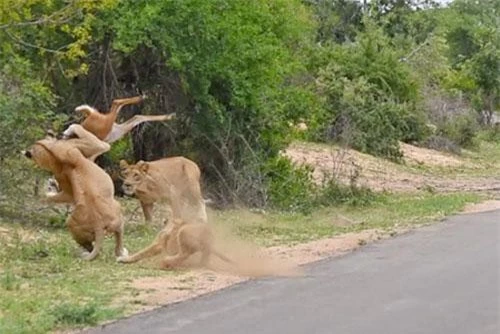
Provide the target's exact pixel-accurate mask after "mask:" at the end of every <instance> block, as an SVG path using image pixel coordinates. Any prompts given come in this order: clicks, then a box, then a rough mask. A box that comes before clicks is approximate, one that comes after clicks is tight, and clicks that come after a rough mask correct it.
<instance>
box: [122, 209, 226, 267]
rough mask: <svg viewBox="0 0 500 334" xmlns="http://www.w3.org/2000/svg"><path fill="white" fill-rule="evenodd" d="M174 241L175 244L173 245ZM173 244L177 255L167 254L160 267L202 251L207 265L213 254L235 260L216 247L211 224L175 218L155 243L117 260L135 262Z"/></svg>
mask: <svg viewBox="0 0 500 334" xmlns="http://www.w3.org/2000/svg"><path fill="white" fill-rule="evenodd" d="M172 243H173V245H171V244H172ZM172 246H173V247H174V248H175V249H176V250H177V254H175V255H166V256H165V257H164V258H163V259H162V261H161V263H160V267H161V268H163V269H167V268H173V267H176V266H179V265H180V264H181V263H182V262H183V261H185V260H186V259H187V258H188V257H189V256H191V255H193V254H195V253H197V252H201V264H202V265H203V266H206V264H207V263H208V261H209V259H210V256H211V255H216V256H217V257H219V258H220V259H222V260H224V261H226V262H229V263H232V262H233V261H232V260H231V259H229V258H228V257H226V256H225V255H224V254H222V253H220V252H219V251H217V250H216V249H215V248H214V236H213V233H212V230H211V227H210V225H209V224H187V223H186V222H184V221H183V220H181V219H176V218H174V219H173V220H171V222H170V220H169V221H168V222H167V221H166V222H165V228H164V229H163V230H162V231H161V232H160V233H159V234H158V236H157V237H156V239H155V240H154V241H153V243H152V244H151V245H150V246H148V247H146V248H144V249H143V250H141V251H139V252H137V253H136V254H134V255H131V256H120V257H118V258H117V259H116V260H117V261H118V262H122V263H133V262H137V261H140V260H143V259H146V258H148V257H152V256H155V255H158V254H160V253H161V252H164V253H165V254H166V253H168V250H169V249H171V248H172Z"/></svg>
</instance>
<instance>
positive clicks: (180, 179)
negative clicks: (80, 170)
mask: <svg viewBox="0 0 500 334" xmlns="http://www.w3.org/2000/svg"><path fill="white" fill-rule="evenodd" d="M120 168H121V173H122V176H123V186H122V188H123V191H124V192H125V194H127V195H135V196H136V197H137V198H138V199H139V201H140V203H141V206H142V209H143V212H144V217H145V219H146V221H151V220H152V215H153V206H154V203H156V202H158V201H165V202H166V203H167V204H168V205H169V206H170V209H171V211H172V216H173V218H180V219H182V220H184V221H186V222H190V223H191V222H201V223H206V221H207V213H206V208H205V202H204V200H203V197H202V194H201V187H200V174H201V173H200V168H199V167H198V165H197V164H196V163H195V162H193V161H191V160H189V159H186V158H184V157H172V158H164V159H160V160H156V161H151V162H144V161H142V160H141V161H139V162H137V163H136V164H135V165H129V164H128V163H127V162H126V161H125V160H122V161H120Z"/></svg>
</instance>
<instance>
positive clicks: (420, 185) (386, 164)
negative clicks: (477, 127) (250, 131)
mask: <svg viewBox="0 0 500 334" xmlns="http://www.w3.org/2000/svg"><path fill="white" fill-rule="evenodd" d="M401 149H402V151H403V153H404V161H405V164H407V165H417V166H418V165H426V166H438V167H453V168H460V167H469V168H470V167H474V165H473V164H472V163H471V162H468V161H463V160H461V159H459V158H458V157H455V156H452V155H448V154H445V153H442V152H439V151H434V150H429V149H425V148H420V147H416V146H411V145H408V144H404V143H401ZM283 153H284V155H285V156H288V157H289V158H290V159H291V160H292V161H294V162H295V163H297V164H308V165H310V166H313V167H314V172H313V177H314V179H315V180H316V181H317V182H321V181H322V180H323V179H324V177H325V175H335V176H336V178H337V179H338V180H340V181H341V182H345V183H348V182H349V180H350V179H351V178H356V181H357V183H358V184H359V185H363V186H367V187H369V188H370V189H373V190H375V191H383V190H390V191H392V192H394V191H396V192H411V191H416V190H421V189H432V190H433V191H436V192H453V191H465V190H469V191H489V190H499V189H500V178H491V177H489V178H488V177H468V176H464V177H460V179H456V178H452V177H450V178H443V177H438V176H434V175H430V174H425V173H422V172H421V171H419V172H418V174H417V173H412V172H411V171H410V170H409V169H408V168H404V166H402V165H399V164H396V163H393V162H390V161H387V160H383V159H378V158H375V157H373V156H371V155H368V154H363V153H360V152H357V151H354V150H350V149H342V148H339V147H328V146H325V145H314V144H303V143H294V144H293V145H291V146H290V147H289V148H288V149H287V150H286V151H285V152H283Z"/></svg>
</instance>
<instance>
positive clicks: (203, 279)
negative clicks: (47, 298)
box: [118, 143, 500, 313]
mask: <svg viewBox="0 0 500 334" xmlns="http://www.w3.org/2000/svg"><path fill="white" fill-rule="evenodd" d="M401 148H402V150H403V152H404V156H405V158H404V159H405V164H408V165H417V166H419V165H425V166H437V167H454V168H460V167H464V166H465V167H472V168H473V167H474V166H473V165H471V164H472V163H471V162H467V161H464V160H461V159H459V158H458V157H455V156H452V155H447V154H444V153H441V152H437V151H433V150H428V149H423V148H419V147H415V146H411V145H407V144H402V145H401ZM284 154H285V155H286V156H288V157H290V158H291V159H292V160H293V161H294V162H296V163H298V164H301V163H307V164H310V165H312V166H314V167H315V170H314V174H313V176H314V178H315V179H316V180H317V181H318V182H321V180H322V179H323V177H324V174H325V173H335V175H337V177H338V178H339V179H341V180H343V181H345V182H348V181H349V179H350V178H351V177H353V176H355V174H356V173H358V172H359V176H357V180H358V182H359V183H360V184H362V185H365V186H368V187H370V188H371V189H374V190H390V191H403V192H406V191H415V190H418V189H422V188H424V187H432V188H433V189H435V190H436V191H459V190H460V191H463V190H493V189H500V180H496V179H492V178H471V179H468V178H461V179H460V180H456V179H452V178H450V179H446V178H443V177H437V176H433V175H425V174H424V173H419V174H416V173H412V172H411V171H410V170H409V169H405V168H404V166H401V165H398V164H395V163H392V162H389V161H386V160H382V159H377V158H375V157H372V156H370V155H367V154H363V153H359V152H357V151H353V150H347V149H339V148H327V147H325V146H321V145H317V146H312V145H310V144H300V143H295V144H293V145H292V146H290V147H289V149H287V150H286V151H285V152H284ZM494 209H500V201H486V202H483V203H479V204H475V205H470V206H467V207H466V208H465V210H464V212H467V213H472V212H480V211H488V210H494ZM406 231H407V230H403V229H401V230H395V231H392V232H383V231H378V230H367V231H363V232H360V233H349V234H344V235H341V236H337V237H334V238H328V239H323V240H317V241H313V242H308V243H305V244H300V245H297V246H293V247H286V246H280V247H270V248H267V249H264V250H262V253H261V258H260V259H261V260H260V261H262V258H265V259H267V260H266V261H275V262H274V265H276V264H277V263H279V264H280V265H282V266H283V267H282V268H284V267H288V268H290V267H294V266H295V267H300V266H301V265H303V264H306V263H311V262H314V261H318V260H320V259H323V258H326V257H331V256H340V255H343V254H346V253H348V252H352V251H354V250H356V249H357V248H359V247H361V246H363V245H366V244H368V243H371V242H374V241H377V240H381V239H385V238H389V237H392V236H394V235H396V234H400V233H405V232H406ZM232 249H235V248H234V247H233V248H232ZM262 256H263V257H262ZM276 261H277V262H276ZM259 263H261V262H259ZM268 263H271V262H268ZM247 265H248V262H247ZM278 267H279V265H278ZM219 269H220V268H219ZM261 269H262V268H261ZM221 272H224V270H217V272H215V271H210V270H201V269H190V270H186V271H184V272H182V273H181V274H179V275H177V276H169V277H146V278H139V279H135V280H133V281H132V282H131V283H130V288H132V291H135V292H136V293H135V294H134V295H132V296H125V297H124V300H123V299H122V300H120V301H118V302H120V303H122V302H127V303H129V304H133V305H135V307H134V308H133V309H132V310H130V312H131V313H134V312H138V311H145V310H148V309H152V308H155V307H158V306H160V305H165V304H169V303H174V302H179V301H182V300H186V299H189V298H192V297H195V296H199V295H202V294H205V293H209V292H212V291H216V290H219V289H222V288H225V287H227V286H230V285H232V284H235V283H238V282H242V281H244V280H246V279H249V278H245V276H244V277H241V276H237V275H232V274H231V273H226V274H224V273H221ZM226 272H227V271H226ZM289 273H290V272H287V271H286V270H285V271H282V272H281V274H285V275H286V274H289ZM294 273H295V274H297V273H298V272H297V271H295V272H294ZM260 274H266V272H265V271H264V272H261V273H260ZM270 274H278V275H279V274H280V272H279V271H278V272H274V273H270ZM254 276H260V275H254ZM247 277H248V276H247Z"/></svg>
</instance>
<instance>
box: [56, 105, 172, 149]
mask: <svg viewBox="0 0 500 334" xmlns="http://www.w3.org/2000/svg"><path fill="white" fill-rule="evenodd" d="M143 100H144V96H135V97H130V98H123V99H116V100H113V102H112V104H111V108H110V110H109V112H108V113H105V114H104V113H101V112H99V111H98V110H97V109H95V108H92V107H90V106H88V105H86V104H84V105H81V106H78V107H76V108H75V111H77V112H81V113H83V114H84V115H85V119H84V120H83V122H82V123H81V125H82V126H83V127H84V128H85V129H86V130H87V131H89V132H91V133H93V134H94V135H95V136H97V138H99V139H101V140H103V141H105V142H107V143H113V142H115V141H117V140H119V139H121V138H123V137H124V136H125V135H126V134H127V133H129V132H130V131H132V129H133V128H134V127H136V126H137V125H139V124H141V123H144V122H157V121H166V120H170V119H172V118H173V117H175V114H169V115H156V116H145V115H135V116H134V117H132V118H131V119H129V120H127V121H126V122H124V123H121V124H118V123H116V118H117V117H118V113H119V112H120V110H121V108H122V107H124V106H126V105H130V104H137V103H139V102H141V101H143ZM73 135H74V133H73V131H72V130H71V129H70V128H68V129H67V130H66V131H64V133H63V138H64V139H67V138H71V137H72V136H73Z"/></svg>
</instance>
